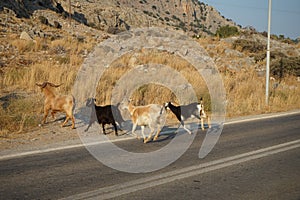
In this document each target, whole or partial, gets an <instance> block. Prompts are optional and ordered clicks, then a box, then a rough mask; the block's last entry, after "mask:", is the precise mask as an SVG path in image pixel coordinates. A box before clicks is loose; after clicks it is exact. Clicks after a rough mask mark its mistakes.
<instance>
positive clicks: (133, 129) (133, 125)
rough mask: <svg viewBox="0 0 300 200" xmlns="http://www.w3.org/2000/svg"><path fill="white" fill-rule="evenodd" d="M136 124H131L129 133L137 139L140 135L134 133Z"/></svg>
mask: <svg viewBox="0 0 300 200" xmlns="http://www.w3.org/2000/svg"><path fill="white" fill-rule="evenodd" d="M136 126H137V124H132V131H131V133H132V135H135V136H136V138H137V139H138V140H139V139H140V137H139V136H138V135H137V134H136V133H135V129H136Z"/></svg>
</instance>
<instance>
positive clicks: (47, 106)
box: [36, 82, 75, 128]
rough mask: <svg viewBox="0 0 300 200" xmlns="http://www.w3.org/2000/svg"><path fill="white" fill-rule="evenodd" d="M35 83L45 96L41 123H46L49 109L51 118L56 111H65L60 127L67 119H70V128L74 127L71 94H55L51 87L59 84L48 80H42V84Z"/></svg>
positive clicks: (73, 104)
mask: <svg viewBox="0 0 300 200" xmlns="http://www.w3.org/2000/svg"><path fill="white" fill-rule="evenodd" d="M36 85H37V86H39V87H40V88H41V91H42V92H43V93H44V96H45V102H44V118H43V121H42V123H43V124H44V123H46V118H47V116H48V113H49V111H50V110H51V115H52V117H53V118H54V114H55V113H56V112H65V113H66V120H65V121H64V122H63V123H62V125H61V127H63V126H64V125H65V124H66V123H67V122H68V121H69V119H71V120H72V128H75V118H74V115H73V111H74V108H75V99H74V97H73V96H72V95H56V94H55V93H54V92H53V91H52V87H59V86H60V85H55V84H53V83H49V82H44V83H42V84H38V83H36Z"/></svg>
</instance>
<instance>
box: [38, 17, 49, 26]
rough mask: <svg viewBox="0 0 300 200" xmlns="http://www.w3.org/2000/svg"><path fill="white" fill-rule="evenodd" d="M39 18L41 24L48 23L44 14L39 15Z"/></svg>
mask: <svg viewBox="0 0 300 200" xmlns="http://www.w3.org/2000/svg"><path fill="white" fill-rule="evenodd" d="M39 20H40V22H41V23H42V24H45V25H49V22H48V19H47V18H46V17H44V16H39Z"/></svg>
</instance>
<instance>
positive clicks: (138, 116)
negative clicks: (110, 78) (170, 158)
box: [36, 82, 210, 143]
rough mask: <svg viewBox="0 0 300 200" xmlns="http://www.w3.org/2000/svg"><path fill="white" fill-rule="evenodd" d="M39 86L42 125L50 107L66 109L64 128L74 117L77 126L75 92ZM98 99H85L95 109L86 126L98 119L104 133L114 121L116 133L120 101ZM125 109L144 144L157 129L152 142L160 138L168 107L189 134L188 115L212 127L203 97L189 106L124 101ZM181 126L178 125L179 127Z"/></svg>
mask: <svg viewBox="0 0 300 200" xmlns="http://www.w3.org/2000/svg"><path fill="white" fill-rule="evenodd" d="M36 85H37V86H39V87H40V88H41V91H42V92H43V93H44V96H45V102H44V116H43V120H42V124H44V123H45V122H46V118H47V116H48V114H49V112H50V110H51V115H52V117H53V118H55V116H54V115H55V113H56V112H64V113H65V114H66V119H65V121H64V122H63V123H62V125H61V126H62V127H63V126H65V124H66V123H67V122H68V121H69V119H71V121H72V128H75V118H74V114H73V112H74V109H75V99H74V97H73V96H72V95H56V94H55V93H54V92H53V90H52V88H53V87H59V86H60V85H55V84H53V83H50V82H44V83H42V84H38V83H36ZM95 102H96V99H94V98H89V99H88V100H87V102H86V106H87V107H90V108H92V112H91V116H90V121H89V124H88V126H87V128H86V129H85V131H88V129H89V128H90V127H91V125H92V124H93V123H94V122H98V123H99V124H101V125H102V129H103V133H104V134H106V133H105V125H106V124H112V125H113V126H114V129H115V135H118V130H117V123H118V125H119V126H120V127H121V126H122V124H123V122H124V120H123V118H122V115H121V113H120V110H119V108H118V107H119V106H120V103H119V104H117V105H106V106H97V105H96V103H95ZM123 108H127V109H128V111H129V113H130V115H131V120H132V123H133V126H132V134H133V135H135V136H136V137H137V138H139V137H138V136H137V135H136V134H135V130H136V128H137V126H141V130H142V135H143V139H144V143H147V142H149V141H150V140H151V138H152V134H153V133H154V131H155V129H156V130H157V132H156V134H155V136H154V138H153V141H155V140H157V138H158V136H159V133H160V131H161V129H162V128H163V126H164V123H165V121H166V116H167V112H166V110H167V109H169V110H171V112H172V113H173V114H174V115H175V116H176V118H177V119H178V121H179V122H180V124H179V127H180V126H182V127H183V128H184V129H185V130H186V131H187V132H188V133H189V134H191V131H190V130H189V129H187V128H186V126H185V124H184V121H185V120H186V119H188V118H194V117H196V118H198V119H200V120H201V128H202V130H204V122H203V120H204V118H207V119H208V125H209V127H210V122H209V118H208V117H207V115H206V113H205V111H204V106H203V102H202V98H201V101H200V103H191V104H189V105H182V106H175V105H174V104H172V103H171V102H168V103H164V104H163V105H158V104H149V105H145V106H134V105H133V103H132V101H131V100H129V101H128V102H126V103H125V105H124V107H123ZM145 126H148V127H149V128H150V134H149V136H148V137H147V138H146V137H145V134H144V128H145ZM179 127H178V128H179Z"/></svg>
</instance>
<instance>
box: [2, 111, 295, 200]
mask: <svg viewBox="0 0 300 200" xmlns="http://www.w3.org/2000/svg"><path fill="white" fill-rule="evenodd" d="M173 135H174V134H173ZM173 135H172V134H170V135H163V136H161V137H160V138H159V141H158V142H151V143H149V144H143V143H142V141H138V140H135V139H133V140H127V141H121V142H117V143H115V144H116V145H118V146H119V147H122V148H124V149H126V150H129V151H133V152H149V151H154V150H158V149H160V148H161V147H163V146H165V145H166V144H168V143H169V142H170V141H171V138H172V136H173ZM204 136H205V132H204V131H201V130H199V132H198V133H197V135H196V137H195V140H194V142H193V143H192V145H191V146H190V148H189V149H188V150H187V151H186V152H185V153H184V155H183V156H181V157H180V158H179V159H178V160H177V161H175V162H174V163H172V164H171V165H169V166H167V167H165V168H163V169H161V170H158V171H155V172H150V173H125V172H120V171H117V170H114V169H111V168H109V167H107V166H105V165H103V164H102V163H100V162H99V161H98V160H96V159H95V158H94V157H93V156H92V155H91V154H90V153H89V152H88V151H87V150H86V149H85V148H84V147H78V148H72V149H67V150H59V151H51V152H48V153H41V154H33V155H28V156H21V157H16V158H10V159H2V160H0V172H1V174H0V183H1V187H0V199H62V198H65V199H88V198H91V199H106V198H113V199H256V200H257V199H300V170H299V169H300V114H299V113H298V114H292V115H287V116H282V117H275V118H268V119H262V120H254V121H248V122H241V123H232V124H226V125H225V126H224V129H223V132H222V135H221V137H220V139H219V141H218V143H217V144H216V146H215V147H214V149H213V150H212V151H211V152H210V153H209V154H208V156H206V157H205V158H203V159H199V158H198V153H199V148H200V145H201V143H202V141H203V139H204ZM111 159H115V160H119V161H120V160H122V158H111Z"/></svg>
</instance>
